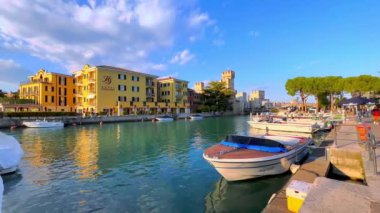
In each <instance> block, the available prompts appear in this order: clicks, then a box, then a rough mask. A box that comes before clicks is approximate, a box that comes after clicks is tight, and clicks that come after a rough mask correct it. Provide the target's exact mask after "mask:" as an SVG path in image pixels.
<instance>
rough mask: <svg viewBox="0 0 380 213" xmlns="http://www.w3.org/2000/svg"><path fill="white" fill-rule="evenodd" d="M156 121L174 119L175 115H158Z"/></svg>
mask: <svg viewBox="0 0 380 213" xmlns="http://www.w3.org/2000/svg"><path fill="white" fill-rule="evenodd" d="M156 121H161V122H163V121H173V117H171V116H169V115H164V116H157V118H156Z"/></svg>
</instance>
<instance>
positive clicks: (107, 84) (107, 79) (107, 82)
mask: <svg viewBox="0 0 380 213" xmlns="http://www.w3.org/2000/svg"><path fill="white" fill-rule="evenodd" d="M111 83H112V77H111V76H109V75H106V76H103V80H102V85H101V88H102V90H115V87H114V86H112V85H111Z"/></svg>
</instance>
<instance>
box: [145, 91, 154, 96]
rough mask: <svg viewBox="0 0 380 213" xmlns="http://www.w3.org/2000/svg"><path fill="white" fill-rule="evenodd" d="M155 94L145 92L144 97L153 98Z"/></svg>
mask: <svg viewBox="0 0 380 213" xmlns="http://www.w3.org/2000/svg"><path fill="white" fill-rule="evenodd" d="M155 95H156V94H155V93H153V92H147V93H146V97H155Z"/></svg>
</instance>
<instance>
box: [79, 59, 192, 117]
mask: <svg viewBox="0 0 380 213" xmlns="http://www.w3.org/2000/svg"><path fill="white" fill-rule="evenodd" d="M75 81H76V98H77V100H76V101H77V103H76V106H77V112H79V113H103V114H110V115H116V114H117V115H123V114H137V113H139V114H140V113H142V114H152V113H161V112H167V113H175V112H177V113H179V112H186V111H189V109H187V110H186V108H189V104H188V103H187V82H186V81H181V80H178V79H174V78H167V79H158V78H157V76H155V75H150V74H146V73H141V72H136V71H132V70H128V69H123V68H117V67H112V66H93V67H91V66H89V65H85V66H84V67H83V68H82V70H80V71H78V72H76V73H75Z"/></svg>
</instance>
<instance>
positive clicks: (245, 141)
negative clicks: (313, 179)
mask: <svg viewBox="0 0 380 213" xmlns="http://www.w3.org/2000/svg"><path fill="white" fill-rule="evenodd" d="M310 143H311V139H310V138H305V137H285V136H270V135H262V136H254V137H249V136H240V135H230V136H227V137H226V139H225V140H224V141H222V142H221V143H219V144H217V145H214V146H212V147H210V148H208V149H207V150H205V152H204V153H203V158H204V159H206V160H207V161H208V162H209V163H210V164H211V165H212V166H213V167H214V168H215V169H216V170H217V171H218V172H219V173H220V174H221V175H222V176H223V177H224V178H225V179H226V180H228V181H238V180H246V179H251V178H257V177H261V176H267V175H277V174H281V173H284V172H286V171H288V170H289V168H290V166H291V165H292V164H293V163H295V162H299V161H300V160H302V159H303V158H304V157H305V156H306V155H307V154H308V145H309V144H310Z"/></svg>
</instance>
